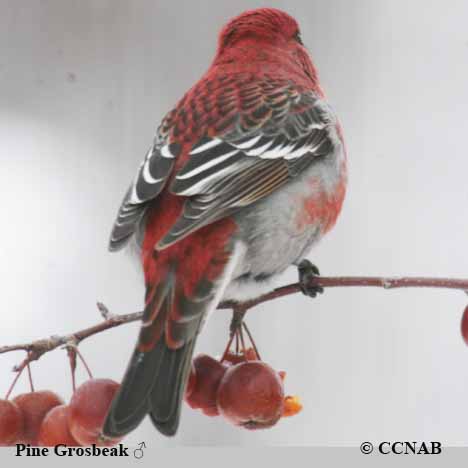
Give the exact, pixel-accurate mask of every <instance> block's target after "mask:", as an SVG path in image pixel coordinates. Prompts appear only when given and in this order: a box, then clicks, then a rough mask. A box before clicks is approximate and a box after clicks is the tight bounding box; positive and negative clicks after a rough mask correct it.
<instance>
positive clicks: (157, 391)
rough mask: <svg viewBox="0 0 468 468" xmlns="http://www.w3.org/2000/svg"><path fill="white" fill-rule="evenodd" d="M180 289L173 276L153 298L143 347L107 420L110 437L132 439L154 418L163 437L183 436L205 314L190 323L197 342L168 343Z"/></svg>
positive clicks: (143, 330)
mask: <svg viewBox="0 0 468 468" xmlns="http://www.w3.org/2000/svg"><path fill="white" fill-rule="evenodd" d="M176 286H177V284H176V281H175V275H174V274H172V273H170V274H169V275H167V276H166V278H165V280H164V281H163V283H161V284H160V285H158V286H157V287H156V288H154V289H155V290H154V291H152V292H150V293H149V295H150V296H151V297H150V298H149V301H147V305H146V308H145V312H144V316H143V323H142V327H141V331H140V336H139V339H138V343H137V346H136V348H135V350H134V352H133V355H132V357H131V359H130V363H129V365H128V367H127V370H126V372H125V376H124V378H123V381H122V384H121V386H120V390H119V392H118V393H117V395H116V397H115V398H114V400H113V402H112V405H111V407H110V409H109V412H108V415H107V419H106V422H105V425H104V434H105V435H106V436H109V437H117V436H122V435H125V434H127V433H129V432H130V431H132V430H133V429H135V428H136V427H137V426H138V425H139V424H140V422H141V421H142V419H143V418H144V417H145V416H146V414H148V413H149V414H150V416H151V419H152V421H153V423H154V424H155V426H156V427H157V429H158V430H159V431H160V432H162V433H163V434H165V435H174V434H175V432H176V430H177V427H178V424H179V417H180V409H181V403H182V397H183V394H184V390H185V384H186V381H187V378H188V373H189V371H190V363H191V359H192V354H193V349H194V345H195V340H196V336H197V331H198V327H199V326H200V321H201V320H202V318H203V311H202V310H200V309H201V308H200V307H199V305H198V307H196V309H197V310H196V312H197V313H194V314H193V315H194V316H193V320H192V321H191V323H190V328H191V329H192V330H191V333H190V335H192V337H191V339H188V340H186V341H185V342H184V343H183V344H182V345H180V346H174V344H176V343H175V342H174V341H173V338H172V337H170V338H169V340H168V339H167V333H168V332H169V331H170V330H169V327H168V326H167V322H168V320H170V319H169V317H170V316H171V315H173V314H174V307H175V305H176V302H175V301H176V291H175V289H176ZM147 296H148V294H147ZM179 303H180V301H179ZM194 312H195V311H194ZM185 328H186V327H185ZM185 331H187V330H185Z"/></svg>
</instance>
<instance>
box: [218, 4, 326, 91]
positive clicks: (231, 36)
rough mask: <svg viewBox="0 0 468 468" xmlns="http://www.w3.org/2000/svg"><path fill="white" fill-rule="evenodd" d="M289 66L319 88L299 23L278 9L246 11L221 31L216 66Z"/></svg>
mask: <svg viewBox="0 0 468 468" xmlns="http://www.w3.org/2000/svg"><path fill="white" fill-rule="evenodd" d="M233 59H234V60H235V61H236V62H238V63H239V62H241V63H242V62H243V63H245V64H249V63H252V62H254V63H255V62H258V61H265V60H266V61H269V62H281V61H283V63H284V62H289V63H290V64H291V63H292V64H293V66H294V65H295V66H296V67H297V69H298V70H300V71H301V72H302V73H304V72H305V75H307V76H308V77H309V79H311V80H312V81H313V82H314V84H317V85H318V78H317V72H316V69H315V67H314V65H313V64H312V61H311V59H310V57H309V54H308V52H307V49H306V48H305V47H304V45H303V43H302V39H301V33H300V29H299V25H298V23H297V21H296V20H295V19H294V18H293V17H292V16H290V15H288V14H287V13H285V12H284V11H281V10H278V9H276V8H258V9H256V10H249V11H245V12H244V13H242V14H240V15H239V16H236V17H235V18H233V19H231V20H230V21H229V22H228V23H227V24H226V25H225V26H224V27H223V29H222V30H221V32H220V34H219V38H218V50H217V53H216V58H215V63H221V62H232V61H233Z"/></svg>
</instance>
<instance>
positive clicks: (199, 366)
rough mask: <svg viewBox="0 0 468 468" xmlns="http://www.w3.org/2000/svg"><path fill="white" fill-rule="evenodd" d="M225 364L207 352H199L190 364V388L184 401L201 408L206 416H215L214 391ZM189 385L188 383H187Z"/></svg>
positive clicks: (194, 407)
mask: <svg viewBox="0 0 468 468" xmlns="http://www.w3.org/2000/svg"><path fill="white" fill-rule="evenodd" d="M226 369H227V368H226V366H225V365H224V364H222V363H221V362H219V361H217V360H216V359H214V358H212V357H211V356H208V355H207V354H199V355H198V356H197V357H196V358H195V359H194V360H193V365H192V371H191V377H189V382H190V379H192V382H193V383H192V384H191V386H192V388H191V391H190V393H186V394H185V401H186V402H187V403H188V404H189V405H190V407H191V408H193V409H201V410H202V412H203V413H204V414H206V415H207V416H217V415H218V414H219V413H218V408H217V407H216V393H217V391H218V387H219V383H220V382H221V379H222V377H223V375H224V373H225V372H226ZM189 387H190V384H189Z"/></svg>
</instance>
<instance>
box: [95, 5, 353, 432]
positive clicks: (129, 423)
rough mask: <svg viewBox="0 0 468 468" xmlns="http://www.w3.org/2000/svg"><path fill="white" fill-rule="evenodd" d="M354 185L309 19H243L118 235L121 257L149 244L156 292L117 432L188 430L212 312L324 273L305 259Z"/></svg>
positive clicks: (173, 125)
mask: <svg viewBox="0 0 468 468" xmlns="http://www.w3.org/2000/svg"><path fill="white" fill-rule="evenodd" d="M345 189H346V155H345V149H344V145H343V141H342V134H341V130H340V127H339V124H338V122H337V119H336V116H335V114H334V113H333V111H332V109H331V108H330V107H329V106H328V104H327V102H326V101H325V97H324V93H323V91H322V89H321V88H320V85H319V80H318V77H317V72H316V69H315V67H314V65H313V64H312V62H311V59H310V57H309V55H308V53H307V50H306V48H305V47H304V46H303V44H302V41H301V36H300V33H299V27H298V24H297V22H296V21H295V20H294V19H293V18H292V17H290V16H289V15H287V14H286V13H284V12H282V11H279V10H276V9H270V8H264V9H258V10H252V11H247V12H245V13H243V14H241V15H240V16H238V17H236V18H234V19H233V20H231V21H230V22H229V23H228V24H227V25H226V26H225V27H224V28H223V30H222V31H221V33H220V35H219V40H218V49H217V52H216V56H215V58H214V61H213V63H212V64H211V66H210V68H209V69H208V71H207V72H206V73H205V75H204V76H203V77H202V78H201V80H200V81H199V82H198V83H196V84H195V86H193V87H192V88H191V89H190V90H189V91H188V92H187V93H186V94H185V96H184V97H183V98H182V99H181V100H180V101H179V103H178V104H177V106H176V107H175V108H174V109H173V110H172V111H171V112H169V114H167V115H166V117H165V118H164V119H163V121H162V123H161V125H160V126H159V129H158V131H157V135H156V138H155V140H154V143H153V145H152V146H151V148H150V149H149V151H148V154H147V155H146V157H145V159H144V161H143V163H142V164H141V166H140V168H139V170H138V174H137V176H136V178H135V180H134V181H133V183H132V185H131V186H130V188H129V190H128V192H127V194H126V195H125V198H124V200H123V202H122V206H121V207H120V211H119V213H118V216H117V220H116V222H115V225H114V227H113V231H112V236H111V240H110V249H111V250H118V249H120V248H121V247H123V246H124V245H125V244H126V243H127V242H128V241H129V239H130V238H131V237H132V236H135V240H136V241H137V243H138V245H139V247H140V249H141V261H142V263H143V270H144V274H145V283H146V296H145V310H144V316H143V321H142V325H141V330H140V334H139V337H138V343H137V345H136V348H135V351H134V353H133V355H132V357H131V360H130V363H129V365H128V368H127V371H126V373H125V377H124V379H123V382H122V385H121V389H120V391H119V392H118V394H117V395H116V397H115V399H114V401H113V403H112V406H111V409H110V411H109V414H108V416H107V420H106V423H105V426H104V434H105V435H107V436H121V435H123V434H126V433H128V432H130V431H131V430H133V429H134V428H136V427H137V426H138V425H139V423H140V422H141V420H142V419H143V418H144V417H145V415H146V414H148V413H149V415H150V417H151V419H152V421H153V423H154V425H155V426H156V427H157V429H158V430H159V431H161V432H162V433H163V434H166V435H173V434H175V432H176V431H177V427H178V424H179V417H180V407H181V401H182V397H183V393H184V389H185V385H186V381H187V378H188V373H189V371H190V363H191V358H192V353H193V349H194V345H195V340H196V337H197V334H198V333H199V331H200V329H201V327H202V325H203V323H204V321H205V320H206V318H207V316H208V315H209V313H210V312H211V311H213V310H214V309H215V308H216V306H217V304H218V303H219V302H220V301H221V300H224V299H231V300H244V299H248V298H253V297H256V296H259V295H260V294H262V293H264V292H266V291H267V290H269V289H271V287H272V279H273V278H274V277H276V276H277V275H278V274H280V273H282V272H283V271H284V270H285V269H286V268H287V267H288V266H290V265H292V264H293V265H298V266H299V267H300V268H299V271H300V273H302V274H301V275H300V276H301V277H302V278H303V279H304V273H306V274H308V275H310V274H313V272H314V271H316V269H315V268H313V265H312V264H310V263H308V262H307V261H305V262H303V259H304V257H305V256H306V255H307V253H308V252H309V249H310V248H311V247H312V246H313V245H314V244H315V243H316V242H317V241H318V240H319V239H320V238H321V237H322V236H323V235H324V234H325V233H326V232H327V231H328V230H329V229H330V228H331V227H332V226H333V225H334V224H335V221H336V219H337V216H338V214H339V212H340V210H341V206H342V203H343V198H344V194H345ZM304 291H305V292H309V293H311V294H313V293H314V291H307V289H306V287H305V286H304Z"/></svg>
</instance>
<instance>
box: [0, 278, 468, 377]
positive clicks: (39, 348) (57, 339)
mask: <svg viewBox="0 0 468 468" xmlns="http://www.w3.org/2000/svg"><path fill="white" fill-rule="evenodd" d="M309 286H312V287H313V286H321V287H323V288H333V287H379V288H384V289H395V288H410V287H414V288H444V289H458V290H461V291H465V292H467V293H468V280H466V279H453V278H423V277H414V278H382V277H346V276H343V277H325V276H317V277H314V278H312V279H311V280H310V282H309ZM300 291H301V289H300V285H299V283H294V284H289V285H287V286H282V287H280V288H277V289H275V290H273V291H271V292H269V293H267V294H264V295H263V296H260V297H258V298H256V299H252V300H250V301H246V302H243V303H240V304H239V303H235V302H232V301H225V302H222V303H221V304H219V306H218V308H219V309H237V310H239V309H240V310H242V311H243V312H244V313H245V312H246V311H247V310H249V309H251V308H253V307H255V306H257V305H259V304H262V303H264V302H268V301H272V300H274V299H278V298H280V297H283V296H288V295H290V294H295V293H298V292H300ZM98 309H99V311H100V313H101V315H102V317H103V318H104V321H102V322H101V323H98V324H96V325H94V326H92V327H89V328H85V329H83V330H80V331H77V332H75V333H72V334H70V335H63V336H51V337H49V338H46V339H41V340H36V341H32V342H30V343H24V344H17V345H11V346H1V347H0V354H3V353H8V352H11V351H20V350H22V351H26V352H27V353H28V354H27V357H26V358H25V359H24V360H23V361H22V362H21V364H19V365H18V366H16V367H15V368H14V371H16V372H18V374H20V373H21V372H22V370H23V369H24V368H25V367H26V366H28V364H29V363H30V362H31V361H35V360H37V359H39V358H40V357H41V356H42V355H43V354H45V353H48V352H49V351H52V350H54V349H56V348H58V347H60V346H64V347H76V346H77V345H78V344H79V343H80V342H81V341H83V340H85V339H86V338H89V337H90V336H93V335H96V334H97V333H101V332H103V331H105V330H109V329H111V328H114V327H118V326H120V325H123V324H125V323H130V322H136V321H137V320H140V319H141V318H142V315H143V312H134V313H131V314H123V315H114V314H111V313H110V312H109V310H108V309H107V307H106V306H104V304H101V303H98Z"/></svg>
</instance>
